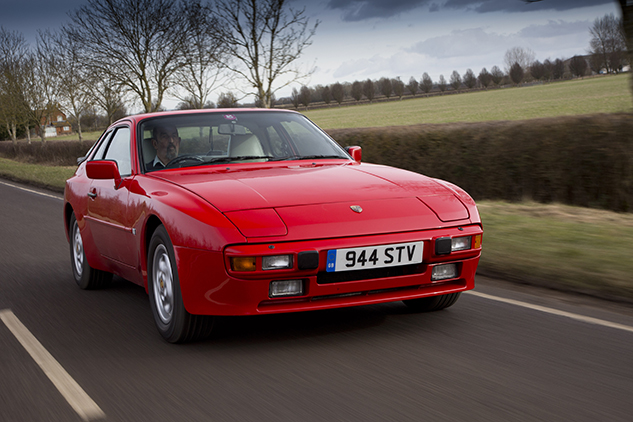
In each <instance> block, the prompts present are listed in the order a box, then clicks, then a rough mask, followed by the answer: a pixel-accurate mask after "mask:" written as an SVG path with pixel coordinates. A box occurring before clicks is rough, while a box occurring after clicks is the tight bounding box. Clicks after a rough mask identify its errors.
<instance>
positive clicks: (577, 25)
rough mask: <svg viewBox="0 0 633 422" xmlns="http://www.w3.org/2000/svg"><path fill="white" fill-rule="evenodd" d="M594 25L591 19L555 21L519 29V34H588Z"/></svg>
mask: <svg viewBox="0 0 633 422" xmlns="http://www.w3.org/2000/svg"><path fill="white" fill-rule="evenodd" d="M591 25H592V23H591V22H589V21H575V22H565V21H560V20H559V21H553V20H550V21H548V22H547V23H546V24H544V25H530V26H527V27H525V28H523V29H522V30H521V31H519V33H518V35H519V36H520V37H525V38H553V37H559V36H564V35H569V34H586V33H587V32H588V31H589V27H590V26H591Z"/></svg>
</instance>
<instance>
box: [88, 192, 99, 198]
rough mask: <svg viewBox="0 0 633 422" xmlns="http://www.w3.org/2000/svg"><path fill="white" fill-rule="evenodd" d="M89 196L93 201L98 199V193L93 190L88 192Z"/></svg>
mask: <svg viewBox="0 0 633 422" xmlns="http://www.w3.org/2000/svg"><path fill="white" fill-rule="evenodd" d="M88 196H89V197H91V198H92V199H95V198H96V197H97V192H96V191H94V190H92V191H90V192H88Z"/></svg>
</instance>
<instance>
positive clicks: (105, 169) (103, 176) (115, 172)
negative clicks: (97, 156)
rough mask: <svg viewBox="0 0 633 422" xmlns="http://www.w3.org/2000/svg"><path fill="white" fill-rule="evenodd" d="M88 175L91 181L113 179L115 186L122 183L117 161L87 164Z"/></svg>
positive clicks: (89, 162) (90, 162) (99, 161)
mask: <svg viewBox="0 0 633 422" xmlns="http://www.w3.org/2000/svg"><path fill="white" fill-rule="evenodd" d="M86 175H87V176H88V178H89V179H97V180H108V179H113V180H114V184H115V186H119V184H120V183H121V174H120V173H119V167H118V166H117V164H116V161H109V160H96V161H88V162H87V163H86Z"/></svg>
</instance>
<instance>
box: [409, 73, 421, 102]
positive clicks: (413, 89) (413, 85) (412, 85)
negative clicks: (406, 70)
mask: <svg viewBox="0 0 633 422" xmlns="http://www.w3.org/2000/svg"><path fill="white" fill-rule="evenodd" d="M419 86H420V84H419V83H418V80H417V79H415V78H414V77H413V76H411V77H410V78H409V83H408V84H407V89H408V90H409V92H410V93H411V95H412V96H414V97H415V94H417V93H418V87H419Z"/></svg>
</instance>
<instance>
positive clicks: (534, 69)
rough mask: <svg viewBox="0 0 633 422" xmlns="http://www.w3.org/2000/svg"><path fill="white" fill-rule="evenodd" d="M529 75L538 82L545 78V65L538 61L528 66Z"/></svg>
mask: <svg viewBox="0 0 633 422" xmlns="http://www.w3.org/2000/svg"><path fill="white" fill-rule="evenodd" d="M530 74H531V75H532V77H533V78H534V79H536V80H537V81H540V80H541V79H543V78H545V65H544V64H543V63H541V62H540V61H538V60H537V61H535V62H534V63H532V65H531V66H530Z"/></svg>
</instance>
